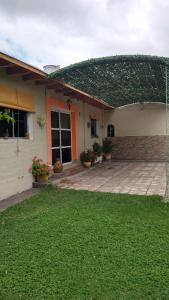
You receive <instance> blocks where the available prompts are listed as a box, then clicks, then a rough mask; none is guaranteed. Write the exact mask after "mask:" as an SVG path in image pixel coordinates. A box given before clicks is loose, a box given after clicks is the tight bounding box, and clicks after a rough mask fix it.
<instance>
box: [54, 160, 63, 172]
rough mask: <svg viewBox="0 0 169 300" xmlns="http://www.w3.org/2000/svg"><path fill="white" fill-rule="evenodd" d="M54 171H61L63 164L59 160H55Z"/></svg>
mask: <svg viewBox="0 0 169 300" xmlns="http://www.w3.org/2000/svg"><path fill="white" fill-rule="evenodd" d="M53 171H54V173H61V172H62V171H63V165H62V163H61V161H60V160H57V161H56V162H55V164H54V167H53Z"/></svg>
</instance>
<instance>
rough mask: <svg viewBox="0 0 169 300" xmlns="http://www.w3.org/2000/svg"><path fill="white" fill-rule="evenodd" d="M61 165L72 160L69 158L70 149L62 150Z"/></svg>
mask: <svg viewBox="0 0 169 300" xmlns="http://www.w3.org/2000/svg"><path fill="white" fill-rule="evenodd" d="M61 151H62V163H63V164H64V163H67V162H70V161H71V160H72V158H71V148H62V150H61Z"/></svg>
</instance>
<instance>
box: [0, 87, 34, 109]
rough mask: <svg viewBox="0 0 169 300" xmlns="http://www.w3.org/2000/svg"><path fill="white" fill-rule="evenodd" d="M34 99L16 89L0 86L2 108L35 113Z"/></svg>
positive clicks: (0, 104)
mask: <svg viewBox="0 0 169 300" xmlns="http://www.w3.org/2000/svg"><path fill="white" fill-rule="evenodd" d="M34 102H35V101H34V97H33V95H31V94H30V93H27V92H25V91H21V90H17V89H16V88H14V87H10V86H6V85H0V106H2V107H8V108H13V109H19V110H24V111H29V112H35V103H34Z"/></svg>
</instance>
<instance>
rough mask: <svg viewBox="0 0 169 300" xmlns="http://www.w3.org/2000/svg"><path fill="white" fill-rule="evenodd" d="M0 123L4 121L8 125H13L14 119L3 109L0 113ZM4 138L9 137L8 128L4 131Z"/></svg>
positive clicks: (9, 112)
mask: <svg viewBox="0 0 169 300" xmlns="http://www.w3.org/2000/svg"><path fill="white" fill-rule="evenodd" d="M0 121H5V122H6V123H7V124H8V125H9V124H10V123H15V119H14V118H13V117H12V112H11V110H10V109H4V110H3V111H0ZM5 136H6V137H8V136H9V131H8V128H6V130H5Z"/></svg>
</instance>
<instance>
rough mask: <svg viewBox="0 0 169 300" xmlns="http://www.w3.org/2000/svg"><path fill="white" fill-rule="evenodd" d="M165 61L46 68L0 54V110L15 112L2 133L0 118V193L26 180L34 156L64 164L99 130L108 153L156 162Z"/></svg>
mask: <svg viewBox="0 0 169 300" xmlns="http://www.w3.org/2000/svg"><path fill="white" fill-rule="evenodd" d="M167 63H168V59H167V58H161V57H153V56H145V55H141V56H115V57H108V58H101V59H94V60H88V61H86V62H82V63H78V64H74V65H72V66H69V67H66V68H63V69H61V70H58V71H57V72H53V73H51V74H49V75H48V74H47V73H46V72H44V71H41V70H39V69H37V68H35V67H33V66H30V65H28V64H26V63H24V62H22V61H20V60H18V59H15V58H13V57H11V56H8V55H6V54H4V53H0V111H2V110H3V109H5V108H10V109H11V111H12V115H13V116H14V118H15V123H10V124H9V125H8V133H9V137H8V138H7V139H6V138H4V135H5V130H6V126H7V124H6V123H5V124H4V122H2V121H1V122H0V200H2V199H4V198H6V197H9V196H11V195H13V194H16V193H19V192H22V191H24V190H26V189H29V188H30V187H31V186H32V175H31V174H30V173H29V171H28V170H29V167H30V166H31V162H32V158H33V157H34V156H37V157H38V158H42V159H43V160H44V161H46V162H48V163H50V164H54V162H55V160H56V158H58V157H59V158H60V159H61V161H62V162H63V164H64V165H65V166H67V167H69V166H72V164H74V163H75V162H77V163H78V162H79V157H80V153H81V152H82V151H84V150H85V149H88V148H91V147H92V144H93V143H94V142H95V141H97V142H99V143H102V140H103V138H105V137H109V138H112V141H113V159H114V160H144V161H164V160H165V156H166V151H165V149H166V148H165V137H166V129H167V128H166V107H168V106H166V99H168V98H167V97H166V87H167V85H166V79H167V77H166V74H167V73H166V70H167V69H166V65H167ZM93 95H94V96H93ZM167 95H168V93H167ZM100 99H103V100H100Z"/></svg>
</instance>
